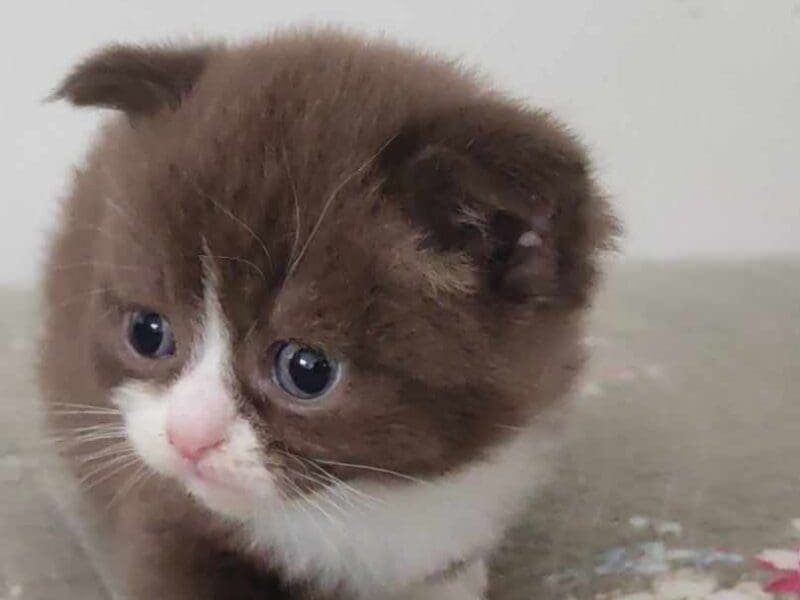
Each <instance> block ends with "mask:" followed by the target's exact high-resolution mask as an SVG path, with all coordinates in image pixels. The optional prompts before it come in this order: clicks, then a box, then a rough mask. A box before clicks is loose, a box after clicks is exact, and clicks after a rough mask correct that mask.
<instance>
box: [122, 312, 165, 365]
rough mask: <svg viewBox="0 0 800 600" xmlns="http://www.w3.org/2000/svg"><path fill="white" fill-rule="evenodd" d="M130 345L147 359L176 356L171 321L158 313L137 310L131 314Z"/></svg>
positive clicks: (129, 324) (129, 326) (129, 323)
mask: <svg viewBox="0 0 800 600" xmlns="http://www.w3.org/2000/svg"><path fill="white" fill-rule="evenodd" d="M128 343H129V344H130V346H131V348H133V349H134V351H135V352H136V353H137V354H139V355H140V356H143V357H145V358H152V359H157V358H165V357H167V356H172V355H173V354H175V338H174V336H173V335H172V328H171V327H170V324H169V321H167V319H166V318H165V317H164V316H163V315H160V314H158V313H156V312H150V311H144V310H137V311H135V312H133V313H131V315H130V319H129V321H128Z"/></svg>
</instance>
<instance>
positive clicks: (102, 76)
mask: <svg viewBox="0 0 800 600" xmlns="http://www.w3.org/2000/svg"><path fill="white" fill-rule="evenodd" d="M215 50H216V49H215V48H214V47H212V46H195V47H186V48H169V47H161V46H153V47H140V46H110V47H107V48H103V49H101V50H100V51H98V52H96V53H95V54H93V55H91V56H89V57H88V58H87V59H85V60H84V61H83V62H82V63H80V64H79V65H78V66H77V67H75V68H74V69H73V71H72V72H71V73H70V74H69V75H68V76H67V78H66V79H65V80H64V81H63V82H62V83H61V85H60V86H59V88H58V89H57V90H56V91H55V92H54V93H53V95H52V96H51V99H61V98H64V99H67V100H69V101H70V102H72V103H73V104H75V105H76V106H99V107H105V108H114V109H117V110H121V111H123V112H124V113H126V114H127V115H128V116H129V117H131V118H135V117H142V116H148V115H152V114H155V113H156V112H158V111H160V110H162V109H164V108H171V109H175V108H177V107H178V105H179V104H180V102H181V100H182V99H183V98H184V97H185V96H186V95H187V94H188V93H189V92H190V91H191V90H192V88H193V87H194V84H195V83H196V81H197V79H198V78H199V77H200V74H201V73H202V72H203V70H204V69H205V66H206V63H207V62H208V60H209V58H210V56H211V55H212V54H213V53H214V51H215Z"/></svg>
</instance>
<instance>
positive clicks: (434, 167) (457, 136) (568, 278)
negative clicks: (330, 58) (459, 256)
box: [380, 100, 616, 304]
mask: <svg viewBox="0 0 800 600" xmlns="http://www.w3.org/2000/svg"><path fill="white" fill-rule="evenodd" d="M380 166H381V168H382V169H383V174H382V175H383V177H384V178H385V184H384V191H385V193H386V194H387V195H389V196H393V197H396V198H397V199H399V201H400V204H401V206H402V208H403V211H404V212H405V213H406V215H407V216H408V217H409V219H410V221H411V222H412V224H414V225H415V226H416V227H417V228H418V229H420V230H421V231H422V233H423V234H424V236H425V240H426V243H427V244H428V245H429V246H430V247H432V248H434V249H438V250H440V251H443V252H460V253H463V254H465V255H466V256H467V257H468V258H469V259H470V260H471V261H472V262H473V264H474V265H475V267H476V268H477V269H478V270H479V272H481V273H482V275H483V276H484V283H485V287H486V289H487V290H488V291H489V292H490V293H493V294H498V295H500V296H502V297H504V298H506V299H509V300H514V301H520V302H521V301H528V300H535V301H537V302H539V303H547V304H552V303H580V302H583V301H584V300H585V299H586V297H587V294H588V292H589V291H590V289H591V286H592V283H593V280H594V275H595V270H596V267H595V263H596V259H597V254H598V252H599V251H600V250H601V249H604V248H608V247H610V246H611V245H612V244H611V239H612V237H613V235H614V234H615V232H616V222H615V220H614V218H613V217H612V216H611V213H610V211H609V208H608V205H607V203H606V201H605V199H604V198H603V197H601V196H600V195H599V194H598V192H597V190H596V188H595V186H594V184H593V182H592V179H591V174H590V168H589V164H588V160H587V157H586V155H585V152H584V151H583V149H582V148H581V146H580V145H579V144H578V143H577V142H576V141H575V140H574V139H573V138H572V137H571V136H570V135H569V134H568V133H566V132H565V130H564V129H563V128H562V127H561V126H560V125H559V124H557V123H556V122H555V121H554V120H553V119H551V118H550V117H548V116H547V115H545V114H543V113H540V112H534V111H530V110H526V109H523V108H520V107H518V106H515V105H513V104H511V103H503V102H500V101H497V100H489V101H480V102H477V103H475V104H472V105H469V106H464V107H461V108H458V109H453V110H450V111H447V112H444V113H439V114H434V115H431V116H429V117H426V118H423V119H418V120H416V121H414V122H412V123H408V124H406V126H405V127H404V128H403V130H402V131H401V132H400V134H399V135H397V137H395V138H394V140H393V141H392V142H391V143H390V144H389V145H388V146H387V148H386V149H385V151H384V152H383V154H382V156H381V161H380Z"/></svg>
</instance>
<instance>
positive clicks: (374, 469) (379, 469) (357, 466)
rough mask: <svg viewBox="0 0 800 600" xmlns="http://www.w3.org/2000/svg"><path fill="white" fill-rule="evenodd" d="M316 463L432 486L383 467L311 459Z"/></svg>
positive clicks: (427, 482) (417, 478)
mask: <svg viewBox="0 0 800 600" xmlns="http://www.w3.org/2000/svg"><path fill="white" fill-rule="evenodd" d="M311 460H313V461H314V462H317V463H320V464H323V465H331V466H335V467H347V468H350V469H361V470H363V471H372V472H374V473H383V474H385V475H393V476H394V477H399V478H400V479H405V480H407V481H413V482H414V483H420V484H423V485H430V482H429V481H425V480H424V479H420V478H419V477H414V476H412V475H407V474H405V473H399V472H397V471H392V470H391V469H384V468H383V467H373V466H372V465H360V464H355V463H346V462H339V461H335V460H322V459H320V458H315V459H311Z"/></svg>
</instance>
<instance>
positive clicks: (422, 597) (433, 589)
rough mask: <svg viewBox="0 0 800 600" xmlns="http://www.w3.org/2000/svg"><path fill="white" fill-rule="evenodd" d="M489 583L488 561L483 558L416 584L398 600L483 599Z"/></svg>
mask: <svg viewBox="0 0 800 600" xmlns="http://www.w3.org/2000/svg"><path fill="white" fill-rule="evenodd" d="M487 584H488V576H487V570H486V563H485V562H484V561H483V560H482V559H481V560H476V561H474V562H473V563H471V564H469V565H467V566H466V567H464V568H463V569H460V570H459V571H458V572H457V573H454V574H452V575H450V576H448V577H445V578H442V579H440V580H437V581H434V582H429V583H425V584H422V585H419V586H414V589H413V590H409V592H407V593H405V594H403V595H402V596H401V597H398V598H397V600H483V599H484V598H485V596H486V587H487Z"/></svg>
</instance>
